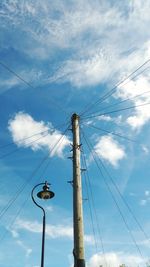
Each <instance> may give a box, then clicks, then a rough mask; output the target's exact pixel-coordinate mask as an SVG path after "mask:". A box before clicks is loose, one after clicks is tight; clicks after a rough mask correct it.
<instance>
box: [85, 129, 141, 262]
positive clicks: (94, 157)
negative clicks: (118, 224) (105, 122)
mask: <svg viewBox="0 0 150 267" xmlns="http://www.w3.org/2000/svg"><path fill="white" fill-rule="evenodd" d="M82 135H83V138H84V140H85V142H86V144H87V147H88V149H89V151H90V153H91V155H92V157H93V159H94V161H95V163H96V166H97V168H98V169H99V171H100V173H101V176H102V178H103V181H104V183H105V185H106V187H107V189H108V191H109V193H110V195H111V197H112V199H113V201H114V203H115V205H116V207H117V209H118V211H119V214H120V216H121V218H122V220H123V222H124V224H125V226H126V229H127V231H128V233H129V235H130V237H131V239H132V241H133V243H134V245H135V247H136V249H137V251H138V253H139V254H140V256H141V258H142V259H143V255H142V253H141V250H140V248H139V246H138V244H137V242H136V240H135V238H134V236H133V234H132V232H131V230H130V228H129V226H128V223H127V221H126V219H125V217H124V215H123V213H122V211H121V209H120V207H119V205H118V203H117V201H116V198H115V197H114V195H113V192H112V190H111V188H110V186H109V184H108V182H107V180H106V179H105V177H104V175H103V172H102V170H101V168H100V166H99V164H98V161H97V158H96V156H95V155H97V153H96V152H95V150H93V149H92V148H91V145H90V144H89V141H87V138H86V137H85V134H84V133H83V130H82ZM98 159H99V157H98Z"/></svg>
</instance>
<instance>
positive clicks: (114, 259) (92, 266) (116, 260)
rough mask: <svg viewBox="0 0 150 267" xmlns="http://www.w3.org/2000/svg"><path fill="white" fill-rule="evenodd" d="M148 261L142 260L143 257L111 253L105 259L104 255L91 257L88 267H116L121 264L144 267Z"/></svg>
mask: <svg viewBox="0 0 150 267" xmlns="http://www.w3.org/2000/svg"><path fill="white" fill-rule="evenodd" d="M105 260H106V261H105ZM145 262H146V259H142V258H141V257H138V256H135V255H132V254H125V253H123V252H117V253H116V252H110V253H106V254H105V258H104V256H103V255H102V254H95V255H93V256H92V257H91V259H90V260H89V263H88V267H97V266H100V265H102V266H104V267H106V263H107V266H111V267H116V266H118V267H119V266H120V265H121V264H125V265H126V266H131V267H137V266H138V265H139V266H141V267H143V266H145Z"/></svg>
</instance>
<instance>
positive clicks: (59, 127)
mask: <svg viewBox="0 0 150 267" xmlns="http://www.w3.org/2000/svg"><path fill="white" fill-rule="evenodd" d="M66 124H68V122H66V123H61V124H59V125H57V126H55V128H54V127H51V128H50V129H47V130H45V131H41V132H38V133H35V134H32V135H30V136H28V137H25V138H21V139H19V140H17V142H22V141H25V140H28V139H30V138H32V137H34V136H36V135H40V134H46V133H47V134H49V133H50V134H51V132H55V131H57V130H58V129H61V128H62V127H63V126H65V125H66ZM56 128H57V129H56ZM11 145H15V143H14V142H10V143H8V144H5V145H2V146H0V149H2V148H5V147H8V146H11Z"/></svg>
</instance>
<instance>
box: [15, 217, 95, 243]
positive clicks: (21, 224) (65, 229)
mask: <svg viewBox="0 0 150 267" xmlns="http://www.w3.org/2000/svg"><path fill="white" fill-rule="evenodd" d="M19 230H26V231H29V232H32V233H41V232H42V224H40V223H39V222H37V221H29V220H25V219H24V220H22V219H18V220H17V221H16V223H15V226H14V229H13V231H15V232H16V233H17V236H15V237H18V232H19ZM11 232H12V230H11ZM46 235H47V236H48V237H49V238H53V239H56V238H67V239H70V240H72V239H73V227H72V226H70V225H64V224H56V225H52V224H47V225H46ZM84 238H85V242H86V243H87V244H90V245H93V244H94V239H93V236H91V235H85V237H84Z"/></svg>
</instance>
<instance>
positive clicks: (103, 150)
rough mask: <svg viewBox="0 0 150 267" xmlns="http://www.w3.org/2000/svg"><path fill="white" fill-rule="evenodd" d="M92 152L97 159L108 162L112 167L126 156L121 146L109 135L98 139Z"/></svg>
mask: <svg viewBox="0 0 150 267" xmlns="http://www.w3.org/2000/svg"><path fill="white" fill-rule="evenodd" d="M94 150H95V151H96V153H97V155H98V156H99V157H101V158H102V159H104V160H106V161H108V162H109V163H110V164H111V165H113V166H114V167H117V166H118V162H119V161H120V160H121V159H123V158H125V156H126V154H125V151H124V148H123V146H121V145H120V144H119V143H118V142H117V141H116V140H114V139H113V137H112V136H111V135H104V136H102V137H100V138H99V140H98V142H97V144H96V145H95V146H94Z"/></svg>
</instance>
